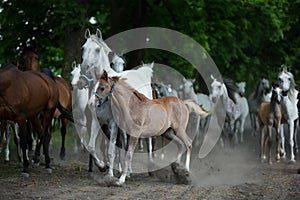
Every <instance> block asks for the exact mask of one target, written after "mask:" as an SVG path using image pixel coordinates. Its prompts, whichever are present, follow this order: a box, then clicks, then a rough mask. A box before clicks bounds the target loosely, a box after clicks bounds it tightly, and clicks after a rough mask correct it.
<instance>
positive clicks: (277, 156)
mask: <svg viewBox="0 0 300 200" xmlns="http://www.w3.org/2000/svg"><path fill="white" fill-rule="evenodd" d="M275 129H276V143H277V150H276V162H279V161H280V142H281V138H280V124H279V123H278V124H277V125H276V126H275Z"/></svg>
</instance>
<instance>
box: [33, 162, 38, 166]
mask: <svg viewBox="0 0 300 200" xmlns="http://www.w3.org/2000/svg"><path fill="white" fill-rule="evenodd" d="M32 165H33V166H34V167H38V166H40V162H33V163H32Z"/></svg>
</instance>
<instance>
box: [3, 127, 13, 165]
mask: <svg viewBox="0 0 300 200" xmlns="http://www.w3.org/2000/svg"><path fill="white" fill-rule="evenodd" d="M9 126H10V125H9V123H7V124H6V133H5V135H6V147H5V158H4V161H5V162H9V143H10V138H11V136H10V131H9Z"/></svg>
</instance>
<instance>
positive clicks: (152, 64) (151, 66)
mask: <svg viewBox="0 0 300 200" xmlns="http://www.w3.org/2000/svg"><path fill="white" fill-rule="evenodd" d="M153 67H154V61H152V63H151V64H150V68H151V69H153Z"/></svg>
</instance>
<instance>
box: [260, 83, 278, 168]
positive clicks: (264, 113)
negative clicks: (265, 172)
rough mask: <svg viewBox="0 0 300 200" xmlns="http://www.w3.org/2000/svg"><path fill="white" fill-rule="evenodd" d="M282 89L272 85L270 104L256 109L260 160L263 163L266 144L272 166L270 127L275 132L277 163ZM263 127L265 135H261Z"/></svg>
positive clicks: (264, 103) (264, 104)
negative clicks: (265, 128) (265, 131)
mask: <svg viewBox="0 0 300 200" xmlns="http://www.w3.org/2000/svg"><path fill="white" fill-rule="evenodd" d="M282 98H283V97H282V89H280V87H279V85H277V84H273V85H272V96H271V102H263V103H262V104H261V105H260V107H259V109H258V125H259V131H260V159H261V162H264V160H265V159H266V144H267V142H268V148H269V164H272V151H271V148H272V127H274V128H275V130H276V142H277V155H276V160H277V162H278V161H279V160H280V124H281V118H282V115H281V110H280V102H281V100H282ZM264 127H267V134H266V135H265V134H264V133H263V129H264Z"/></svg>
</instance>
